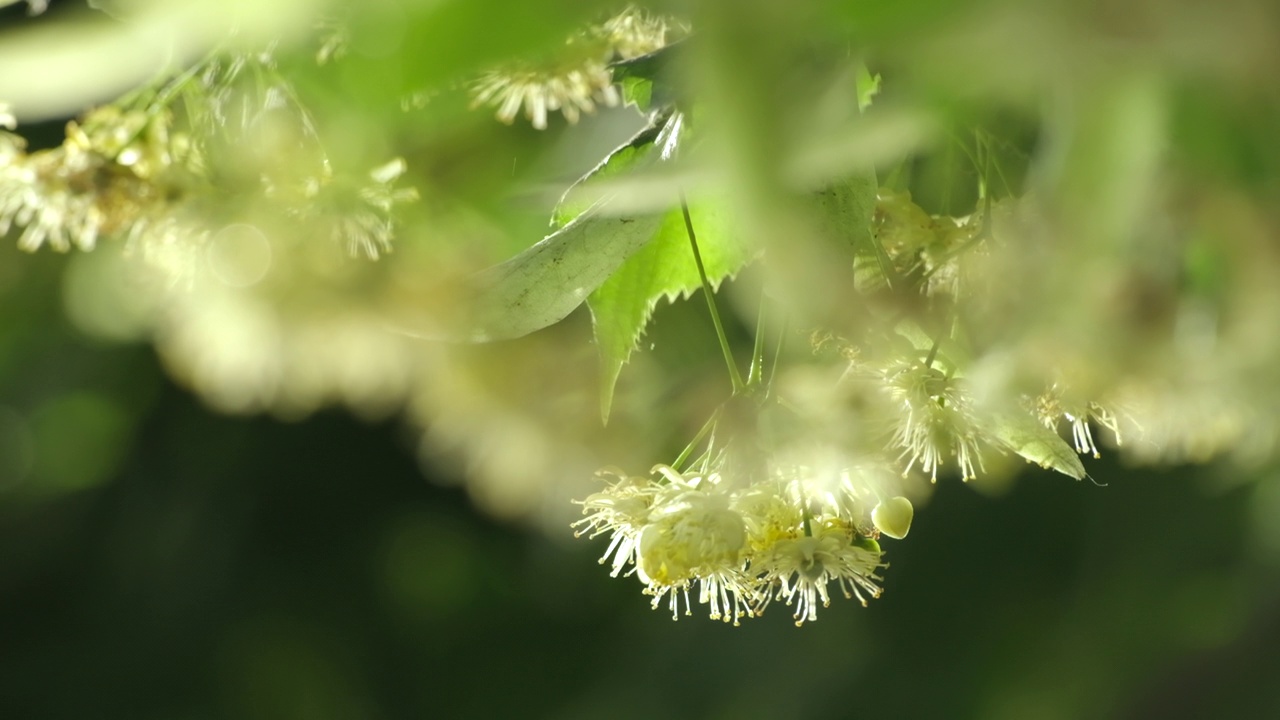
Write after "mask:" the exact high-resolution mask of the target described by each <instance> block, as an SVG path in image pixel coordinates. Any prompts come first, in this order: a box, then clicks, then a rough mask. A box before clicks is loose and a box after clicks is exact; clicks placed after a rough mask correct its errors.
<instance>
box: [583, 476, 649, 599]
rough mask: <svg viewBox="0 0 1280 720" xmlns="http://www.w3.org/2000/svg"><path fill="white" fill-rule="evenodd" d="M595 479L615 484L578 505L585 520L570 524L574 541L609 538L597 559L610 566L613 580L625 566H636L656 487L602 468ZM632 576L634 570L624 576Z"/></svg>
mask: <svg viewBox="0 0 1280 720" xmlns="http://www.w3.org/2000/svg"><path fill="white" fill-rule="evenodd" d="M597 475H599V476H602V477H603V476H606V475H612V476H615V477H617V478H618V479H617V481H615V482H614V483H612V484H611V485H610V486H609V488H608V489H606V490H604V491H603V492H598V493H594V494H592V495H589V496H587V499H586V500H583V501H581V505H582V513H583V514H584V515H586V517H585V518H583V519H581V520H579V521H577V522H575V523H573V525H572V527H574V528H581V529H576V530H575V531H574V537H581V536H583V535H588V536H589V537H592V538H594V537H598V536H600V535H604V534H606V533H608V534H610V539H609V547H608V548H606V549H605V551H604V555H602V556H600V564H601V565H603V564H605V563H606V562H610V560H609V558H610V557H612V558H613V560H612V562H611V563H610V564H611V566H612V568H613V569H612V571H611V572H610V573H609V574H610V575H611V576H612V577H617V576H618V575H619V574H620V573H621V572H622V569H623V568H625V567H626V566H627V565H630V564H634V563H635V562H636V553H637V552H638V551H639V549H640V530H641V528H643V527H644V524H645V523H647V522H648V520H649V510H650V508H651V507H652V506H653V503H654V499H655V498H656V497H657V494H658V490H659V489H660V488H659V486H658V485H657V484H656V483H654V482H653V481H652V480H650V479H649V478H644V477H628V476H627V475H626V474H625V473H623V472H622V471H621V470H618V469H616V468H606V469H604V470H601V471H600V472H599V473H597ZM631 572H635V569H634V568H632V570H631V571H630V572H629V573H627V574H628V575H629V574H631Z"/></svg>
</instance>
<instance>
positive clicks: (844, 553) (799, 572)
mask: <svg viewBox="0 0 1280 720" xmlns="http://www.w3.org/2000/svg"><path fill="white" fill-rule="evenodd" d="M815 524H816V523H815ZM872 547H874V546H873V545H872V544H870V543H868V544H867V546H862V545H854V544H852V536H851V534H850V533H849V532H848V531H847V530H846V529H844V528H841V527H840V526H839V525H835V524H830V525H821V524H819V525H818V527H815V528H814V534H813V535H809V536H804V537H798V538H794V539H788V540H781V541H779V542H778V543H776V544H775V545H774V546H773V547H772V548H770V549H769V550H768V551H766V552H764V553H761V554H760V555H759V556H758V558H757V559H756V560H755V561H754V562H753V565H752V570H753V571H756V570H758V571H761V572H762V573H763V575H764V578H765V581H766V582H768V583H769V584H771V585H775V586H777V594H776V595H773V596H772V598H773V599H778V600H784V601H785V602H786V604H787V606H788V607H790V606H792V605H793V604H794V605H795V613H794V617H795V620H796V625H803V624H804V623H805V622H806V621H808V622H812V621H814V620H817V618H818V615H817V613H818V604H819V603H821V604H822V606H823V607H827V606H829V605H830V604H831V594H830V591H829V590H828V588H827V586H828V584H831V583H834V584H835V585H836V586H838V587H839V589H840V591H841V592H842V593H843V594H844V596H845V597H846V598H853V597H856V598H858V600H859V601H860V602H861V603H862V604H863V605H866V604H867V597H873V598H875V597H879V596H880V592H881V590H880V586H879V585H877V584H876V581H878V580H880V577H879V576H878V575H876V574H875V573H876V570H877V569H878V568H880V567H884V565H883V563H881V562H880V553H879V551H878V549H872ZM864 593H865V595H864ZM770 597H771V596H770V595H768V594H766V595H765V598H764V601H763V602H764V604H767V603H768V601H769V599H770ZM760 610H763V607H761V608H760Z"/></svg>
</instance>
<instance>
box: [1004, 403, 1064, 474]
mask: <svg viewBox="0 0 1280 720" xmlns="http://www.w3.org/2000/svg"><path fill="white" fill-rule="evenodd" d="M988 432H990V434H991V435H992V436H993V437H994V438H995V439H996V440H997V441H999V443H1000V444H1001V445H1003V446H1005V447H1007V448H1009V449H1010V450H1012V451H1014V452H1015V453H1017V454H1018V455H1021V456H1022V457H1023V458H1024V459H1025V460H1027V461H1028V462H1033V463H1035V464H1037V465H1039V466H1040V467H1042V468H1045V469H1046V470H1056V471H1058V472H1060V473H1062V474H1063V475H1066V476H1068V477H1072V478H1075V479H1076V480H1083V479H1084V477H1085V474H1086V473H1085V469H1084V464H1083V463H1081V462H1080V457H1079V456H1078V455H1076V452H1075V450H1072V449H1071V446H1070V445H1068V444H1067V442H1066V441H1065V440H1063V439H1062V438H1060V437H1058V434H1057V433H1055V432H1054V431H1052V430H1050V429H1049V428H1046V427H1045V426H1043V425H1041V424H1040V423H1038V422H1036V421H1035V419H1034V418H1032V417H1031V416H1030V415H1025V414H1023V413H1001V414H999V415H996V416H995V417H994V418H992V422H991V425H990V427H989V428H988Z"/></svg>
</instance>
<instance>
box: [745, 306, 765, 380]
mask: <svg viewBox="0 0 1280 720" xmlns="http://www.w3.org/2000/svg"><path fill="white" fill-rule="evenodd" d="M764 310H765V296H764V293H760V313H759V314H758V315H756V338H755V343H754V344H753V345H752V347H751V369H750V370H749V371H748V372H747V385H748V386H751V385H757V384H759V383H760V381H761V379H762V377H763V375H764Z"/></svg>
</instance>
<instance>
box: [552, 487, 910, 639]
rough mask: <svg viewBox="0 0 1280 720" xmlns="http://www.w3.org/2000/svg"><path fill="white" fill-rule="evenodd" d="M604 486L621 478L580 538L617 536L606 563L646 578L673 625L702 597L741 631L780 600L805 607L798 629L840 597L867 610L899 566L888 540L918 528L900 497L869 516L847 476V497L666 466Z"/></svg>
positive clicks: (592, 506) (716, 615)
mask: <svg viewBox="0 0 1280 720" xmlns="http://www.w3.org/2000/svg"><path fill="white" fill-rule="evenodd" d="M598 475H600V476H601V477H603V478H612V479H611V480H609V481H608V487H606V488H605V489H604V490H603V491H601V492H598V493H595V494H593V495H590V496H589V497H587V498H586V499H585V500H583V501H581V503H580V504H581V505H582V509H583V514H584V515H585V517H584V518H583V519H581V520H579V521H578V522H576V523H574V527H575V528H576V533H575V535H576V536H579V537H580V536H583V535H586V536H589V537H592V538H594V537H599V536H603V535H607V536H608V537H609V545H608V547H607V548H606V549H605V552H604V555H603V556H602V557H601V558H600V563H601V564H602V565H605V564H607V565H609V566H610V567H611V572H610V575H612V576H614V577H617V576H619V575H632V574H634V575H636V576H637V577H638V578H639V579H640V582H642V583H644V585H645V589H644V592H645V594H647V595H650V596H652V597H653V601H652V606H653V607H654V608H655V609H656V608H657V607H658V606H659V605H661V604H662V603H663V602H664V601H665V602H666V605H667V608H668V609H669V610H670V611H671V615H672V618H673V619H678V618H679V615H680V607H681V603H682V602H683V605H684V608H685V614H686V615H689V614H692V608H693V597H694V596H695V595H696V597H697V601H698V603H699V604H701V605H705V606H707V608H708V610H709V614H710V616H711V618H712V619H713V620H717V619H722V620H724V621H725V622H733V624H734V625H737V624H739V621H740V620H741V619H742V618H744V617H753V616H757V615H760V614H761V613H763V612H764V610H765V608H766V607H768V605H769V604H770V603H771V602H772V601H774V600H781V601H783V602H784V603H785V604H786V605H787V606H788V607H792V606H793V607H794V608H795V610H794V617H795V621H796V624H797V625H803V624H804V623H805V622H806V621H810V622H811V621H814V620H816V619H817V611H818V606H819V605H821V606H823V607H826V606H828V605H829V604H830V602H831V596H832V594H834V592H836V591H839V592H840V593H841V594H843V595H844V596H845V597H846V598H855V597H856V598H857V599H858V600H859V601H860V602H861V603H862V604H863V605H866V601H867V598H875V597H879V596H880V592H881V589H880V586H879V584H878V582H879V581H880V580H881V578H880V576H879V575H877V574H876V572H877V570H879V569H880V568H883V567H888V565H887V564H886V563H884V562H883V560H882V557H883V553H882V552H881V550H880V545H879V543H878V542H877V539H878V538H879V537H880V535H881V534H884V535H887V536H889V537H895V538H900V537H903V536H905V535H906V533H907V530H908V529H909V528H910V523H911V513H912V510H911V504H910V502H909V501H907V500H906V499H905V498H901V497H897V498H892V499H889V500H886V501H883V502H881V503H880V504H878V505H877V506H876V509H875V510H874V511H872V512H871V513H870V514H867V513H866V511H865V508H866V507H867V503H866V502H865V498H864V497H863V491H862V490H860V489H859V488H858V487H857V484H856V483H855V482H854V481H853V480H852V479H851V477H850V476H849V475H848V474H847V473H846V474H845V475H844V477H843V479H842V482H841V483H840V486H839V490H838V491H837V492H836V493H811V492H807V491H806V490H805V487H804V483H803V482H801V481H799V480H798V479H792V480H789V481H788V480H785V479H783V476H782V473H779V472H775V473H773V477H771V478H770V479H768V480H765V481H763V482H756V483H753V484H747V485H737V484H735V483H734V482H733V481H732V480H731V479H729V478H727V477H726V476H724V475H722V474H721V473H720V472H719V471H710V472H683V473H682V472H678V471H676V470H675V469H674V468H671V467H668V466H666V465H658V466H656V467H654V468H653V470H652V471H651V473H650V475H649V476H648V477H644V476H629V475H627V474H626V473H624V472H622V471H620V470H617V469H612V468H610V469H605V470H601V471H600V473H598ZM691 593H693V595H691Z"/></svg>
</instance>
